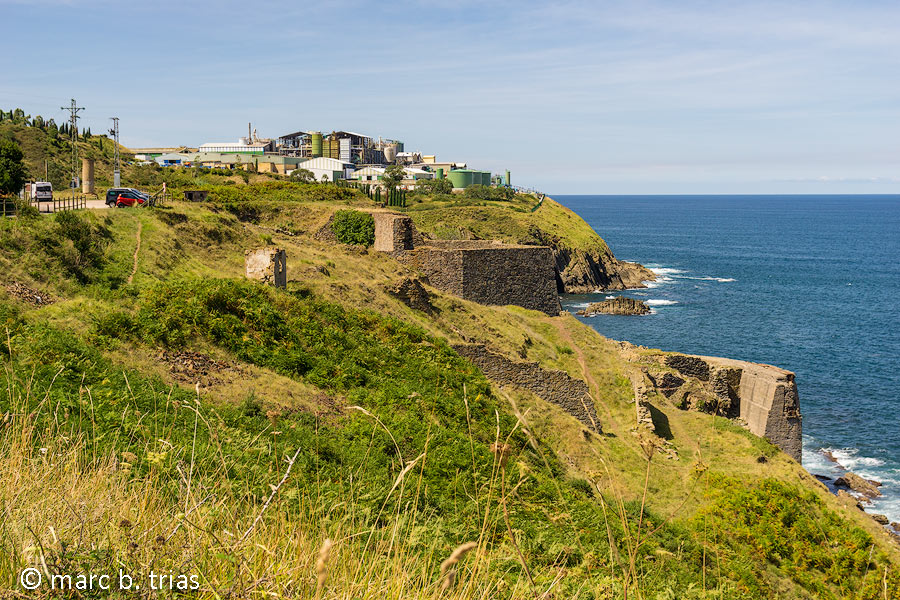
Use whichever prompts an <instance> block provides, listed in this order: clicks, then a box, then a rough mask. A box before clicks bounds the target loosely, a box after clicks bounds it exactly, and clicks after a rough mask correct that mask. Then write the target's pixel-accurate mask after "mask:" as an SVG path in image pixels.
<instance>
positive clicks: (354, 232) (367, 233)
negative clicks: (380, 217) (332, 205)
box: [331, 210, 375, 247]
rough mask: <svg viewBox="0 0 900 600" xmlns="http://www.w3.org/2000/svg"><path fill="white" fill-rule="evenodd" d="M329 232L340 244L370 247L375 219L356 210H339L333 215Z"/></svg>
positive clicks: (373, 237)
mask: <svg viewBox="0 0 900 600" xmlns="http://www.w3.org/2000/svg"><path fill="white" fill-rule="evenodd" d="M331 230H332V231H334V235H335V236H336V237H337V240H338V241H339V242H340V243H342V244H355V245H360V246H367V247H368V246H371V245H372V244H374V243H375V219H374V218H373V217H372V215H370V214H369V213H366V212H362V211H358V210H339V211H337V212H336V213H334V220H333V221H332V222H331Z"/></svg>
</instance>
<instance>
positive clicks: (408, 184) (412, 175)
mask: <svg viewBox="0 0 900 600" xmlns="http://www.w3.org/2000/svg"><path fill="white" fill-rule="evenodd" d="M384 172H385V168H384V167H375V166H371V165H370V166H366V167H363V168H361V169H357V170H356V171H354V172H353V173H352V174H351V175H350V179H352V180H354V181H358V182H360V183H364V184H367V185H372V184H377V183H378V182H379V181H381V180H382V179H383V178H384ZM403 172H404V176H403V180H402V181H401V182H400V187H401V188H404V189H413V188H415V187H416V182H418V181H420V180H422V179H434V173H433V172H431V171H425V170H424V169H416V168H414V167H404V169H403Z"/></svg>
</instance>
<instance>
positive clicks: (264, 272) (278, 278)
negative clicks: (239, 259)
mask: <svg viewBox="0 0 900 600" xmlns="http://www.w3.org/2000/svg"><path fill="white" fill-rule="evenodd" d="M244 266H245V267H246V274H247V279H255V280H257V281H262V282H263V283H266V284H268V285H274V286H275V287H279V288H283V287H286V286H287V255H286V254H285V252H284V249H283V248H272V247H267V248H257V249H255V250H248V251H247V252H246V254H245V255H244Z"/></svg>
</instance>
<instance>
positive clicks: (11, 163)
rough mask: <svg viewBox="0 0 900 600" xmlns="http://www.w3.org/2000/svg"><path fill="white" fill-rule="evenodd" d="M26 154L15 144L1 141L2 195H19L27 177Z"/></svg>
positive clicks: (0, 175)
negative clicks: (24, 160)
mask: <svg viewBox="0 0 900 600" xmlns="http://www.w3.org/2000/svg"><path fill="white" fill-rule="evenodd" d="M22 158H24V154H22V149H21V148H20V147H19V145H18V144H17V143H15V142H11V141H8V140H4V141H0V194H18V193H19V190H21V189H22V186H23V185H25V179H26V177H27V174H26V171H25V163H24V162H22Z"/></svg>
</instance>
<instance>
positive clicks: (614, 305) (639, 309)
mask: <svg viewBox="0 0 900 600" xmlns="http://www.w3.org/2000/svg"><path fill="white" fill-rule="evenodd" d="M601 313H603V314H607V315H646V314H649V313H650V307H649V306H647V305H646V304H645V303H643V302H641V301H640V300H635V299H634V298H626V297H625V296H616V297H615V298H607V299H606V300H604V301H603V302H594V303H592V304H590V305H589V306H588V307H587V308H585V309H584V310H580V311H578V314H579V315H583V316H585V317H592V316H594V315H597V314H601Z"/></svg>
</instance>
